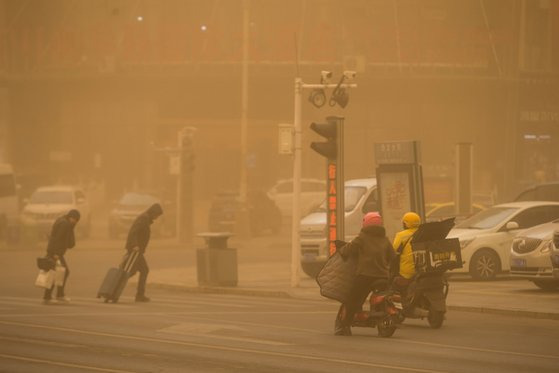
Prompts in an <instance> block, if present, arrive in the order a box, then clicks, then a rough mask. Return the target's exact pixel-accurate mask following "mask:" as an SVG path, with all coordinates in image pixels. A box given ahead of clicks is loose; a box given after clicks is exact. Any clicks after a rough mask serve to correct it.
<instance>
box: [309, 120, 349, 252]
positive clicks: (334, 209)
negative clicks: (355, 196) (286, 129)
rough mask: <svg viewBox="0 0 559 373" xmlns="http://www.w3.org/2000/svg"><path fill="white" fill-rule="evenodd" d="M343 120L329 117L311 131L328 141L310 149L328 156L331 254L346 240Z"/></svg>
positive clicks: (327, 195) (328, 229)
mask: <svg viewBox="0 0 559 373" xmlns="http://www.w3.org/2000/svg"><path fill="white" fill-rule="evenodd" d="M343 123H344V118H343V117H335V116H330V117H327V118H326V123H311V129H312V130H313V131H314V132H316V133H318V134H319V135H320V136H322V137H324V138H325V139H326V142H312V143H311V148H312V149H313V150H314V151H316V152H317V153H318V154H320V155H322V156H323V157H326V183H327V185H326V201H327V203H326V224H327V229H326V232H327V233H326V241H327V247H328V252H329V254H330V255H333V254H334V253H335V252H336V241H337V240H342V241H343V240H344V238H345V234H344V221H345V219H344V217H345V213H344V161H343V159H344V148H343V146H344V136H343V134H344V132H343Z"/></svg>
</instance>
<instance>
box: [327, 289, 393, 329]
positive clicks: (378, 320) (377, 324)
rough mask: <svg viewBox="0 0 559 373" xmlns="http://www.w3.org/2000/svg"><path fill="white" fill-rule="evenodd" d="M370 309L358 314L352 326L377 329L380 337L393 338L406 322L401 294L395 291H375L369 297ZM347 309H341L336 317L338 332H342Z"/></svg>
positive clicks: (342, 307)
mask: <svg viewBox="0 0 559 373" xmlns="http://www.w3.org/2000/svg"><path fill="white" fill-rule="evenodd" d="M368 303H369V307H368V308H369V309H364V310H361V311H359V312H357V313H356V314H355V315H354V317H353V322H352V324H351V326H355V327H364V328H377V331H378V335H379V337H384V338H386V337H391V336H392V335H393V334H394V332H395V331H396V329H397V328H398V327H399V325H400V324H401V323H402V321H403V320H404V315H403V307H402V300H401V298H400V294H398V293H396V292H393V291H391V290H390V291H377V290H376V289H373V290H372V291H371V294H370V296H369V302H368ZM345 312H346V309H345V307H344V305H342V306H341V307H340V310H339V311H338V316H337V317H336V324H335V329H336V330H342V329H343V326H342V322H341V320H343V319H344V318H345Z"/></svg>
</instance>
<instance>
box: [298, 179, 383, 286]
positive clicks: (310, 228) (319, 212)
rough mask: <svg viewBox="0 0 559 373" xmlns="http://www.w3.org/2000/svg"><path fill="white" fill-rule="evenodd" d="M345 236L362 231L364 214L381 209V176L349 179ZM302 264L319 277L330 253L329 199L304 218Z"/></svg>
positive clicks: (346, 194)
mask: <svg viewBox="0 0 559 373" xmlns="http://www.w3.org/2000/svg"><path fill="white" fill-rule="evenodd" d="M344 189H345V191H344V203H345V221H344V223H345V226H344V229H345V239H346V240H347V241H349V240H351V239H353V238H354V237H355V236H357V235H358V234H359V231H360V230H361V225H362V223H363V216H364V215H365V214H366V213H367V212H371V211H378V210H379V204H378V192H377V180H376V179H375V178H370V179H355V180H348V181H346V182H345V188H344ZM299 232H300V235H301V267H302V268H303V272H305V273H306V274H307V275H309V276H310V277H315V276H316V275H317V274H318V272H319V271H320V269H321V268H322V267H323V266H324V263H326V261H327V260H328V258H329V257H330V253H329V252H328V247H327V245H326V199H325V198H324V197H323V203H322V204H321V205H320V206H319V207H317V208H316V209H315V210H313V211H312V212H311V213H310V214H308V215H307V216H305V217H304V218H303V219H301V223H300V226H299Z"/></svg>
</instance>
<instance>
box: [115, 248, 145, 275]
mask: <svg viewBox="0 0 559 373" xmlns="http://www.w3.org/2000/svg"><path fill="white" fill-rule="evenodd" d="M138 255H140V252H139V251H131V252H129V253H126V254H125V255H124V258H123V261H122V264H121V265H120V267H121V268H122V269H123V270H124V272H128V273H130V271H131V270H132V267H133V266H134V263H136V259H138Z"/></svg>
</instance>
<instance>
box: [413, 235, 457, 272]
mask: <svg viewBox="0 0 559 373" xmlns="http://www.w3.org/2000/svg"><path fill="white" fill-rule="evenodd" d="M412 251H413V259H414V262H415V270H416V272H418V273H432V272H444V271H450V270H452V269H455V268H462V255H461V252H460V242H459V241H458V239H457V238H451V239H444V240H436V241H425V242H416V243H413V242H412Z"/></svg>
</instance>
